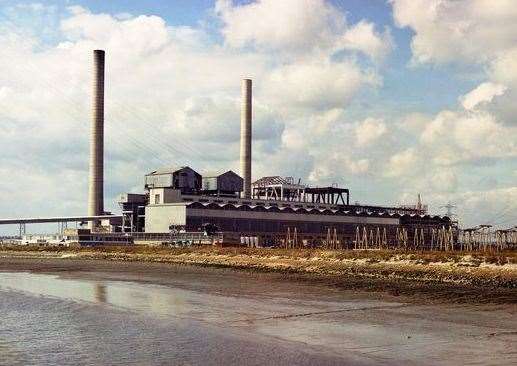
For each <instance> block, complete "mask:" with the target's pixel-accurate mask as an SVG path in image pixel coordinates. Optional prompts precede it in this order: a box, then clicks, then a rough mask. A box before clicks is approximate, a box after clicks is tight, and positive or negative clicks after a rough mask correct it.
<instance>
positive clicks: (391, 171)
mask: <svg viewBox="0 0 517 366" xmlns="http://www.w3.org/2000/svg"><path fill="white" fill-rule="evenodd" d="M417 163H418V156H417V152H416V150H415V149H414V148H407V149H406V150H403V151H400V152H398V153H396V154H395V155H393V156H391V158H390V159H389V162H388V166H387V169H386V175H387V176H388V177H400V176H403V175H412V170H413V169H415V168H416V165H417Z"/></svg>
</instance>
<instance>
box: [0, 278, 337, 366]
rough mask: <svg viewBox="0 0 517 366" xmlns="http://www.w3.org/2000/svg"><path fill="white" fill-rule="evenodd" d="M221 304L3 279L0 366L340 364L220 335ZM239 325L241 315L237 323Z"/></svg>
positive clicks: (189, 296)
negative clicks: (218, 323)
mask: <svg viewBox="0 0 517 366" xmlns="http://www.w3.org/2000/svg"><path fill="white" fill-rule="evenodd" d="M223 300H224V299H223V297H222V296H217V295H210V294H202V293H198V292H195V291H187V290H182V289H178V288H169V287H165V286H157V285H147V284H146V285H144V284H139V283H135V282H119V281H102V282H98V281H88V280H78V279H60V278H59V277H57V276H53V275H45V274H30V273H0V309H1V313H2V315H1V323H0V324H1V325H0V364H1V365H129V364H131V365H133V364H134V365H169V364H174V365H190V364H196V365H207V364H214V365H221V364H226V365H228V364H235V365H238V364H249V365H264V364H268V363H269V364H271V362H272V363H274V364H304V365H310V364H315V363H320V364H321V363H323V364H337V363H338V361H339V360H338V359H337V358H332V357H327V356H325V355H321V354H317V352H316V351H315V350H314V351H312V352H307V351H304V350H300V349H299V345H291V344H289V343H288V342H282V341H278V340H274V339H271V338H269V337H265V336H260V335H253V336H250V334H249V333H248V332H245V331H242V330H240V329H238V327H230V328H228V329H225V328H221V327H220V326H218V325H216V323H217V322H221V321H222V318H221V316H219V315H217V314H215V313H214V311H213V310H214V309H218V308H220V307H221V306H222V305H224V303H223ZM207 301H208V303H207ZM210 303H212V305H213V307H212V306H206V305H207V304H210ZM204 304H205V305H204ZM228 305H229V306H231V305H230V304H228ZM226 316H227V317H231V315H228V314H227V315H226ZM240 318H241V316H240V315H239V314H238V313H237V314H235V317H233V319H232V320H238V319H240ZM210 319H212V320H214V321H215V323H210V322H208V320H210Z"/></svg>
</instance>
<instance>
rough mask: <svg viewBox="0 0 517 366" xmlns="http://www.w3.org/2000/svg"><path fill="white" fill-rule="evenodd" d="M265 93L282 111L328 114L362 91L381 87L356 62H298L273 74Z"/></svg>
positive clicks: (377, 81)
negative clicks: (325, 112)
mask: <svg viewBox="0 0 517 366" xmlns="http://www.w3.org/2000/svg"><path fill="white" fill-rule="evenodd" d="M266 83H267V84H266V88H267V89H266V93H267V95H268V96H269V99H270V100H271V101H272V103H274V104H276V105H277V106H278V108H280V109H286V107H288V108H289V109H293V108H296V109H299V108H302V109H304V110H307V109H309V110H310V109H316V110H326V109H333V108H338V107H343V106H344V105H346V104H347V103H348V102H349V101H350V99H351V98H352V97H353V96H354V95H355V94H356V93H357V92H358V91H359V90H360V89H361V88H363V87H367V86H376V85H379V83H380V81H379V79H378V77H377V76H376V75H375V74H373V73H371V72H369V71H368V70H362V69H361V68H360V67H359V66H358V65H357V64H355V63H354V62H351V61H350V62H333V61H329V60H322V61H315V62H298V63H294V64H289V65H285V66H281V67H279V68H277V69H275V70H273V71H272V72H271V74H270V76H269V77H268V78H267V79H266Z"/></svg>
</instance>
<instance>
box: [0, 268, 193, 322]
mask: <svg viewBox="0 0 517 366" xmlns="http://www.w3.org/2000/svg"><path fill="white" fill-rule="evenodd" d="M1 289H5V290H10V291H21V292H24V293H29V294H34V295H39V296H45V297H54V298H60V299H66V300H73V301H78V302H91V303H99V304H108V305H112V306H116V307H119V308H123V309H128V310H136V311H142V312H151V313H154V314H158V315H174V316H177V315H180V314H186V313H190V311H191V310H192V308H188V307H186V306H185V303H186V301H187V299H188V301H189V302H191V305H192V304H195V303H196V301H198V300H200V299H199V295H198V294H196V293H192V292H190V291H185V290H181V289H177V288H169V287H165V286H157V285H142V284H138V283H134V282H117V281H101V282H97V281H87V280H79V279H63V278H60V277H58V276H54V275H46V274H37V275H36V274H32V273H23V272H22V273H2V272H0V290H1Z"/></svg>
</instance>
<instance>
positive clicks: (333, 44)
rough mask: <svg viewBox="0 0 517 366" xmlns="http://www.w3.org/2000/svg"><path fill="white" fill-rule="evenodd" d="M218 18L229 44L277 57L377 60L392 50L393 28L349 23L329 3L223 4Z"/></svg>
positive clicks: (224, 0)
mask: <svg viewBox="0 0 517 366" xmlns="http://www.w3.org/2000/svg"><path fill="white" fill-rule="evenodd" d="M216 14H217V15H218V16H219V17H220V19H221V20H222V22H223V24H224V26H223V28H222V34H223V36H224V39H225V41H226V43H227V44H228V45H230V46H232V47H247V46H249V47H254V48H255V49H257V50H261V51H274V52H275V53H276V55H277V57H279V56H283V57H288V58H289V56H294V57H296V58H297V59H300V58H311V57H313V56H314V55H319V56H321V55H322V54H323V55H325V54H328V53H329V52H330V53H337V52H339V51H342V50H352V51H359V52H362V53H364V54H365V55H367V56H368V57H370V58H371V59H372V60H373V61H375V62H377V61H381V60H382V59H383V58H384V57H385V56H386V55H388V54H389V53H390V52H391V50H392V49H393V40H392V37H391V33H390V30H389V29H388V28H386V29H385V30H384V32H383V33H380V32H378V31H376V30H375V24H373V23H371V22H367V21H365V20H361V21H359V22H358V23H357V24H355V25H349V24H347V22H346V15H345V13H344V12H343V11H342V10H340V9H338V8H337V7H335V6H334V5H332V4H331V2H330V1H325V0H282V1H277V0H256V1H252V2H250V3H248V4H240V5H234V4H233V1H231V0H218V1H217V3H216ZM251 19H253V21H250V20H251ZM291 59H292V57H291Z"/></svg>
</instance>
